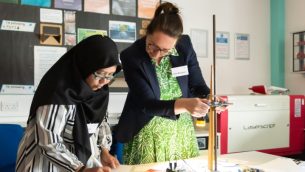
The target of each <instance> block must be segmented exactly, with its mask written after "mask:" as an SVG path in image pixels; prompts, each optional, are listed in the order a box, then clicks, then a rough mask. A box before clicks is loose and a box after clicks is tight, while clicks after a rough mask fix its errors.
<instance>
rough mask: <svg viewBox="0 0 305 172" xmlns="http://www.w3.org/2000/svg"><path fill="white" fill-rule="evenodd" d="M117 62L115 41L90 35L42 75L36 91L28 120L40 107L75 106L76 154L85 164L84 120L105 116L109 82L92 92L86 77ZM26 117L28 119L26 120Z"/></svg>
mask: <svg viewBox="0 0 305 172" xmlns="http://www.w3.org/2000/svg"><path fill="white" fill-rule="evenodd" d="M114 65H117V70H116V73H117V72H119V71H120V70H121V65H120V62H119V58H118V50H117V47H116V44H115V43H114V42H113V41H112V40H111V39H110V38H109V37H107V36H101V35H94V36H90V37H88V38H86V39H84V40H83V41H81V42H80V43H79V44H77V45H76V46H74V47H73V48H72V49H71V50H70V51H68V52H67V53H66V54H64V55H63V56H62V57H61V58H60V59H59V60H58V61H57V62H56V63H55V64H54V65H53V66H52V67H51V68H50V69H49V71H48V72H47V73H46V74H45V75H44V76H43V78H42V79H41V81H40V83H39V86H38V88H37V90H36V92H35V95H34V98H33V101H32V105H31V109H30V116H29V120H30V119H32V118H34V117H35V116H36V110H37V108H38V107H39V106H42V105H48V104H57V105H76V114H75V124H74V127H73V138H74V146H75V152H76V156H77V157H78V158H79V160H80V161H82V162H83V163H84V164H86V162H87V160H88V158H89V157H90V155H91V149H90V142H89V134H88V128H87V123H101V122H102V121H103V119H104V117H105V115H106V111H107V106H108V99H109V90H108V85H105V86H103V87H102V88H101V89H99V90H97V91H93V90H92V89H91V88H90V87H89V85H88V84H87V83H86V82H85V79H86V78H87V77H88V76H89V75H91V74H92V73H93V72H95V71H97V70H98V69H101V68H107V67H111V66H114ZM29 120H28V122H29Z"/></svg>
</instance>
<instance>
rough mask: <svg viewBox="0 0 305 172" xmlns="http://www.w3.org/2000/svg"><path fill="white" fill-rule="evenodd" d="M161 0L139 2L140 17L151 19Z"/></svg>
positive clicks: (140, 0) (141, 0) (139, 0)
mask: <svg viewBox="0 0 305 172" xmlns="http://www.w3.org/2000/svg"><path fill="white" fill-rule="evenodd" d="M159 3H160V0H138V17H140V18H147V19H151V18H153V16H154V13H155V11H156V8H157V6H158V4H159Z"/></svg>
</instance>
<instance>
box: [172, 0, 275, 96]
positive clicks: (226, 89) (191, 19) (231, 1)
mask: <svg viewBox="0 0 305 172" xmlns="http://www.w3.org/2000/svg"><path fill="white" fill-rule="evenodd" d="M169 2H173V3H175V4H176V5H177V6H178V7H179V8H180V9H181V13H182V17H183V22H184V30H185V33H186V34H189V33H190V29H191V28H198V29H204V30H208V39H209V41H208V58H199V63H200V66H201V69H202V72H203V75H204V78H205V79H206V82H207V84H209V83H210V66H211V65H212V58H213V23H212V22H213V21H212V20H213V14H215V15H216V30H217V31H225V32H229V33H230V58H229V59H217V60H216V85H217V90H216V91H217V92H216V93H217V94H222V95H223V94H249V93H250V91H249V90H248V88H249V87H250V86H252V85H260V84H266V85H270V77H271V76H270V66H269V65H270V17H269V16H270V2H269V0H169ZM235 33H247V34H250V60H236V59H235V57H234V34H235Z"/></svg>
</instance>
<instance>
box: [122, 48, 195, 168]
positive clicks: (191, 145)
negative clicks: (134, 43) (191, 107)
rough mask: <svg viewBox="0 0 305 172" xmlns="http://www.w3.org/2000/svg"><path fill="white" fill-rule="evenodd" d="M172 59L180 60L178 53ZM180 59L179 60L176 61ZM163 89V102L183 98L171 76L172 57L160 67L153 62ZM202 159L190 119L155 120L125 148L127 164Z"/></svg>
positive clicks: (125, 161)
mask: <svg viewBox="0 0 305 172" xmlns="http://www.w3.org/2000/svg"><path fill="white" fill-rule="evenodd" d="M171 55H174V56H177V55H178V53H177V51H176V49H172V51H171ZM174 58H179V57H174ZM152 62H153V64H154V66H155V68H156V72H157V78H158V82H159V87H160V99H161V100H174V99H178V98H179V97H181V96H182V92H181V89H180V87H179V84H178V82H177V79H176V78H175V77H173V76H172V73H171V63H170V57H169V56H165V57H163V58H162V60H161V62H160V64H159V65H157V64H156V62H155V61H154V60H152ZM198 155H199V149H198V145H197V140H196V137H195V131H194V127H193V122H192V118H191V115H190V114H188V113H183V114H180V117H179V119H178V120H171V119H166V118H163V117H159V116H155V117H154V118H153V119H152V120H151V121H150V122H149V123H148V124H147V125H146V126H145V127H143V128H142V129H141V130H140V132H139V133H138V134H137V135H136V136H135V137H134V138H133V140H131V141H130V142H128V143H126V144H124V155H123V160H124V164H144V163H152V162H162V161H169V160H175V159H186V158H191V157H195V156H198Z"/></svg>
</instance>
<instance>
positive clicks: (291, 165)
mask: <svg viewBox="0 0 305 172" xmlns="http://www.w3.org/2000/svg"><path fill="white" fill-rule="evenodd" d="M256 168H260V169H263V170H264V171H267V172H288V171H293V172H304V171H305V166H303V165H302V163H296V162H295V161H294V160H293V159H290V158H283V157H280V158H276V159H274V160H271V161H268V162H266V163H263V164H260V165H257V166H256Z"/></svg>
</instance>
